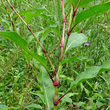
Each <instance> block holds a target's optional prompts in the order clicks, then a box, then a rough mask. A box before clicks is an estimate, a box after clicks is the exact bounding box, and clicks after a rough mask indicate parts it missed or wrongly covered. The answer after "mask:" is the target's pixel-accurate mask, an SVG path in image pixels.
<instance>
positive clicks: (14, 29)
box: [1, 0, 16, 32]
mask: <svg viewBox="0 0 110 110" xmlns="http://www.w3.org/2000/svg"><path fill="white" fill-rule="evenodd" d="M1 1H2V4H3V5H4V8H5V10H6V12H7V14H8V16H9V19H10V21H11V25H12V27H13V31H15V32H16V27H15V25H14V22H13V19H12V18H11V16H10V13H9V12H8V10H7V7H6V5H5V3H4V2H3V0H1Z"/></svg>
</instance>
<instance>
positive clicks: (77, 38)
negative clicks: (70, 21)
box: [66, 32, 88, 51]
mask: <svg viewBox="0 0 110 110" xmlns="http://www.w3.org/2000/svg"><path fill="white" fill-rule="evenodd" d="M87 39H88V38H87V37H86V36H85V35H84V34H82V33H76V32H75V33H72V34H71V35H70V37H69V41H68V44H67V48H66V51H68V50H70V49H72V48H73V47H77V46H81V45H82V44H83V43H84V42H87Z"/></svg>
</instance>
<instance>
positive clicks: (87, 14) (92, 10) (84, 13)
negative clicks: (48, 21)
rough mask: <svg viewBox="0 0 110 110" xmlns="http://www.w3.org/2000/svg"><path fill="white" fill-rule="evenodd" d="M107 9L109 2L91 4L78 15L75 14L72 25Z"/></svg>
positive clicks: (109, 6)
mask: <svg viewBox="0 0 110 110" xmlns="http://www.w3.org/2000/svg"><path fill="white" fill-rule="evenodd" d="M107 10H110V2H108V3H105V4H99V5H96V6H93V7H91V8H89V9H87V10H85V11H82V12H81V13H79V14H78V15H76V19H75V24H74V25H76V24H78V23H80V22H81V21H83V20H86V19H87V18H89V17H91V16H94V15H96V16H97V15H98V14H100V13H103V12H105V11H107Z"/></svg>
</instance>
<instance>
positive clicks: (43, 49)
mask: <svg viewBox="0 0 110 110" xmlns="http://www.w3.org/2000/svg"><path fill="white" fill-rule="evenodd" d="M7 2H8V4H9V5H10V8H11V9H12V10H13V11H14V12H15V13H16V15H17V16H18V17H19V18H20V19H21V21H22V22H23V23H24V24H25V25H26V26H27V28H28V30H29V31H30V32H31V34H32V35H33V36H34V38H35V39H36V41H37V43H38V44H39V45H40V47H41V48H42V51H43V52H44V54H45V56H46V57H47V59H48V61H49V63H50V65H51V67H52V69H53V72H55V68H54V66H53V64H52V62H51V60H50V58H49V56H48V54H47V52H46V50H45V48H44V47H43V45H42V44H41V43H40V41H39V40H38V38H37V37H36V36H35V34H34V33H33V31H32V29H31V28H30V27H29V26H28V24H27V23H26V22H25V21H24V20H23V18H22V17H21V16H20V15H19V14H18V13H17V11H16V10H15V9H14V7H13V6H12V5H11V3H10V2H9V0H7Z"/></svg>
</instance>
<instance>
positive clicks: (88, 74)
mask: <svg viewBox="0 0 110 110" xmlns="http://www.w3.org/2000/svg"><path fill="white" fill-rule="evenodd" d="M108 70H110V61H105V62H104V63H103V65H101V66H93V67H90V68H89V69H88V70H87V71H85V72H82V73H80V74H79V75H78V76H77V78H76V80H75V81H73V82H72V83H71V86H70V89H72V88H74V87H75V86H77V85H78V84H80V83H81V82H83V81H85V80H87V79H91V78H94V77H96V76H97V75H98V74H99V73H101V72H102V71H108Z"/></svg>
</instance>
